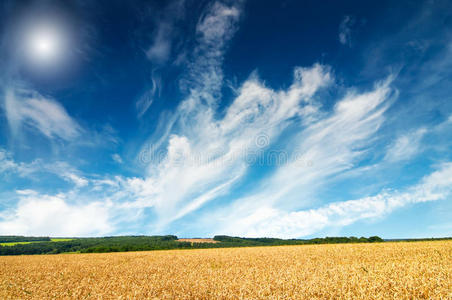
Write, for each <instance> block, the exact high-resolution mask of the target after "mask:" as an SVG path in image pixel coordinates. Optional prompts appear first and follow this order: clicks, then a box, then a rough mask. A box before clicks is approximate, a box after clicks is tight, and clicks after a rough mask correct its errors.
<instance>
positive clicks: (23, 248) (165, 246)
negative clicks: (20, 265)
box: [0, 235, 383, 255]
mask: <svg viewBox="0 0 452 300" xmlns="http://www.w3.org/2000/svg"><path fill="white" fill-rule="evenodd" d="M4 240H5V239H4ZM214 240H215V241H217V242H218V243H191V242H181V241H178V238H177V236H175V235H165V236H112V237H101V238H75V239H72V240H69V241H51V239H50V238H46V239H43V238H40V237H39V238H38V237H16V238H15V239H13V238H11V239H9V240H8V242H18V241H33V243H29V244H17V245H13V246H0V255H23V254H57V253H67V252H78V253H104V252H126V251H149V250H169V249H201V248H227V247H252V246H278V245H304V244H331V243H372V242H382V241H383V240H382V239H381V238H380V237H377V236H374V237H369V238H364V237H361V238H355V237H326V238H315V239H310V240H301V239H288V240H285V239H277V238H240V237H231V236H226V235H218V236H215V237H214Z"/></svg>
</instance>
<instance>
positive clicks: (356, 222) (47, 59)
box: [0, 0, 452, 238]
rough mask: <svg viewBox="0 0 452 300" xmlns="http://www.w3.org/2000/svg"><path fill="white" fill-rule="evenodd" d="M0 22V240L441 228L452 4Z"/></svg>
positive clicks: (196, 6)
mask: <svg viewBox="0 0 452 300" xmlns="http://www.w3.org/2000/svg"><path fill="white" fill-rule="evenodd" d="M0 14H1V18H0V20H1V21H0V68H1V70H2V72H1V74H0V234H22V235H51V236H99V235H119V234H176V235H178V236H181V237H199V236H203V237H204V236H213V235H215V234H228V235H238V236H274V237H283V238H299V237H300V238H301V237H315V236H327V235H329V236H331V235H341V236H343V235H346V236H352V235H353V236H369V235H379V236H382V237H384V238H399V237H407V238H409V237H441V236H450V235H451V233H452V222H451V220H452V214H451V211H452V202H451V199H452V198H451V197H452V196H451V195H452V155H451V149H452V142H451V141H452V96H451V95H452V5H451V3H450V2H449V1H397V2H395V1H327V2H326V3H321V4H320V3H318V1H257V0H254V1H253V0H252V1H226V0H225V1H189V0H186V1H183V0H181V1H174V0H173V1H128V2H127V3H125V2H124V1H81V0H80V1H71V2H69V1H67V2H64V3H63V2H62V1H3V2H2V3H1V4H0Z"/></svg>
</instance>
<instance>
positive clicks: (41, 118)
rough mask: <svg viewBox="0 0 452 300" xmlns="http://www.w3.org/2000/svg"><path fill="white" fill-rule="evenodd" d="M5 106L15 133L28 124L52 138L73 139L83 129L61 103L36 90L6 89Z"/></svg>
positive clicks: (29, 126) (27, 126) (30, 127)
mask: <svg viewBox="0 0 452 300" xmlns="http://www.w3.org/2000/svg"><path fill="white" fill-rule="evenodd" d="M4 109H5V112H6V116H7V119H8V123H9V125H10V128H11V130H12V131H13V134H16V133H17V132H18V130H19V129H20V127H21V126H24V127H26V128H29V129H35V130H38V131H39V132H40V133H42V134H43V135H45V136H46V137H48V138H61V139H63V140H66V141H69V140H73V139H75V138H77V137H78V136H79V135H80V134H81V132H82V129H81V127H80V126H79V125H78V123H77V122H76V121H75V120H74V119H72V118H71V117H70V116H69V115H68V113H67V112H66V110H65V109H64V107H63V106H61V104H59V103H58V102H56V101H54V100H52V99H46V98H44V97H43V96H41V95H39V94H37V93H35V92H31V91H27V90H20V89H12V88H9V89H6V92H5V103H4Z"/></svg>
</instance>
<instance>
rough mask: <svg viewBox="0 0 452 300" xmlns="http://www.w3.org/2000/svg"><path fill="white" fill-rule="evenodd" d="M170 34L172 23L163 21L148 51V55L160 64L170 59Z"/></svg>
mask: <svg viewBox="0 0 452 300" xmlns="http://www.w3.org/2000/svg"><path fill="white" fill-rule="evenodd" d="M170 34H171V25H170V24H168V23H162V24H160V25H159V28H158V30H157V34H156V36H155V38H154V41H153V43H152V45H151V46H150V47H149V49H148V50H147V51H146V56H147V57H148V58H149V60H151V61H152V62H155V63H158V64H164V63H165V62H166V61H167V60H168V58H169V56H170V54H171V40H170V39H169V35H170Z"/></svg>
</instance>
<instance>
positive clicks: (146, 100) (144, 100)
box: [135, 70, 162, 118]
mask: <svg viewBox="0 0 452 300" xmlns="http://www.w3.org/2000/svg"><path fill="white" fill-rule="evenodd" d="M161 88H162V81H161V78H160V76H159V75H158V74H157V73H156V71H155V70H154V71H153V72H152V87H151V88H150V89H149V90H147V91H146V92H145V93H144V94H143V95H142V96H141V97H140V99H138V101H137V102H136V103H135V106H136V109H137V112H138V118H141V117H142V116H143V115H144V114H145V113H146V112H147V111H148V109H149V107H151V105H152V103H153V102H154V99H155V97H159V96H160V91H161Z"/></svg>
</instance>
